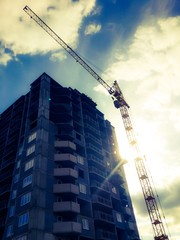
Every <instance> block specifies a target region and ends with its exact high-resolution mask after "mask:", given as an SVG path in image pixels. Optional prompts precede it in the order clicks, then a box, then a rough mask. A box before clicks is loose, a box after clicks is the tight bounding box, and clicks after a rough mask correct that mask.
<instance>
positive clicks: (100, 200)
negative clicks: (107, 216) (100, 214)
mask: <svg viewBox="0 0 180 240" xmlns="http://www.w3.org/2000/svg"><path fill="white" fill-rule="evenodd" d="M92 202H93V203H94V204H97V205H99V208H100V207H101V206H105V207H110V208H112V203H111V201H110V200H109V199H107V198H104V197H100V196H93V198H92Z"/></svg>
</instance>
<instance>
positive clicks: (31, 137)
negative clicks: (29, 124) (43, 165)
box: [28, 132, 36, 143]
mask: <svg viewBox="0 0 180 240" xmlns="http://www.w3.org/2000/svg"><path fill="white" fill-rule="evenodd" d="M35 138H36V132H34V133H32V134H31V135H29V137H28V143H30V142H31V141H33V140H34V139H35Z"/></svg>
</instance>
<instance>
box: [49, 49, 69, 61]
mask: <svg viewBox="0 0 180 240" xmlns="http://www.w3.org/2000/svg"><path fill="white" fill-rule="evenodd" d="M66 58H67V57H66V54H65V52H64V51H58V52H54V53H52V54H51V57H50V60H51V61H54V62H56V61H63V60H64V59H66Z"/></svg>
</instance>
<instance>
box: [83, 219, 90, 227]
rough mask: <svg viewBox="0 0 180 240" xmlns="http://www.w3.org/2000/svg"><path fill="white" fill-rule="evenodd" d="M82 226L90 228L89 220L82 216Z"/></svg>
mask: <svg viewBox="0 0 180 240" xmlns="http://www.w3.org/2000/svg"><path fill="white" fill-rule="evenodd" d="M82 228H83V229H85V230H89V220H88V219H85V218H82Z"/></svg>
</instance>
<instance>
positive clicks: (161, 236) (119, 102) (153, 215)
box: [23, 6, 169, 240]
mask: <svg viewBox="0 0 180 240" xmlns="http://www.w3.org/2000/svg"><path fill="white" fill-rule="evenodd" d="M23 10H24V11H25V12H26V13H27V14H28V15H29V16H30V17H31V18H32V19H33V20H34V21H35V22H36V23H37V24H39V25H40V26H41V27H42V28H43V29H44V30H45V31H46V32H47V33H48V34H49V35H50V36H51V37H52V38H54V40H55V41H56V42H57V43H58V44H59V45H61V47H63V48H64V49H65V50H66V52H68V53H69V54H70V55H71V56H72V57H73V58H74V59H75V60H76V62H78V63H79V64H80V65H81V66H82V67H83V68H84V69H86V70H87V71H88V72H89V73H90V74H91V75H92V76H93V77H94V78H95V79H96V80H97V81H98V82H99V83H100V84H101V85H102V86H103V87H104V88H105V89H106V90H107V91H108V93H109V94H110V96H111V97H112V99H113V102H114V106H115V107H116V108H117V109H119V110H120V113H121V117H122V120H123V124H124V127H125V131H126V135H127V139H128V142H129V145H130V146H131V148H132V150H133V157H134V161H135V167H136V171H137V174H138V178H139V181H140V185H141V188H142V192H143V196H144V200H145V203H146V207H147V211H148V214H149V217H150V221H151V224H152V227H153V231H154V240H169V237H168V235H167V234H166V231H165V227H164V224H163V222H162V218H161V214H160V211H159V208H158V204H157V201H156V198H155V193H154V190H153V188H152V185H151V182H150V179H149V176H148V173H147V170H146V166H145V157H144V155H142V153H141V151H140V148H139V144H138V141H137V137H136V134H135V131H134V128H133V124H132V120H131V117H130V111H129V108H130V106H129V105H128V104H127V102H126V100H125V98H124V96H123V94H122V91H121V89H120V87H119V85H118V83H117V81H114V83H113V86H109V84H107V83H106V82H105V81H104V80H103V79H102V78H101V77H100V76H99V75H98V74H97V73H96V72H95V71H94V70H93V69H92V68H91V67H90V66H89V65H88V64H87V63H86V62H85V61H84V60H83V59H82V58H81V57H80V56H79V55H78V54H77V53H76V52H75V51H74V50H73V49H72V48H71V47H70V46H68V44H67V43H65V42H64V41H63V40H62V39H61V38H60V37H59V36H58V35H57V34H56V33H55V32H54V31H53V30H52V29H51V28H50V27H49V26H48V25H47V24H46V23H45V22H44V21H43V20H42V19H41V18H40V17H38V16H37V15H36V14H35V13H34V12H33V11H32V10H31V9H30V8H29V7H28V6H25V7H24V9H23Z"/></svg>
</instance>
